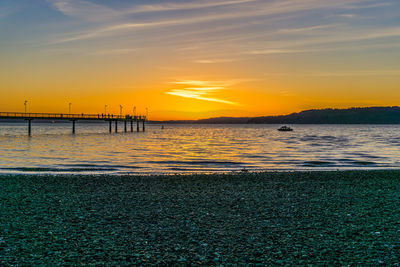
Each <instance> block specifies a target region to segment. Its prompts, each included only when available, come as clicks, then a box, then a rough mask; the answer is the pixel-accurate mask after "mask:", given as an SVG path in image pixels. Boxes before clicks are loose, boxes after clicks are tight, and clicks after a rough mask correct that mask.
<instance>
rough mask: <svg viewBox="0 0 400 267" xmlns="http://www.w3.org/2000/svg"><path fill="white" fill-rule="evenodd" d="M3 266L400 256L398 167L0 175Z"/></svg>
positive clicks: (352, 260) (354, 260)
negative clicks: (374, 168) (273, 171)
mask: <svg viewBox="0 0 400 267" xmlns="http://www.w3.org/2000/svg"><path fill="white" fill-rule="evenodd" d="M0 189H1V190H0V265H15V264H18V265H40V264H45V265H55V264H62V265H79V264H89V265H94V264H106V265H122V266H123V265H131V264H142V265H147V264H168V263H169V264H172V263H178V264H179V263H181V264H185V263H186V264H192V265H193V264H199V265H200V264H208V265H210V264H211V265H220V264H224V265H225V264H229V263H231V264H252V263H254V264H265V265H271V264H279V265H283V264H290V265H305V264H315V265H322V264H328V265H332V264H335V265H347V264H355V265H379V264H382V265H394V264H396V263H399V262H400V171H337V172H284V173H240V174H232V175H230V174H225V175H218V174H213V175H187V176H180V175H176V176H147V177H143V176H120V177H118V176H107V175H103V176H89V175H86V176H83V175H74V176H47V175H3V176H0Z"/></svg>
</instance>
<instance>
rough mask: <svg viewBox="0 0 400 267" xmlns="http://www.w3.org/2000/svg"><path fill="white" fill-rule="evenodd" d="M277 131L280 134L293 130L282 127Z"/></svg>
mask: <svg viewBox="0 0 400 267" xmlns="http://www.w3.org/2000/svg"><path fill="white" fill-rule="evenodd" d="M278 131H281V132H290V131H293V129H292V128H290V127H289V126H286V125H285V126H282V127H281V128H279V129H278Z"/></svg>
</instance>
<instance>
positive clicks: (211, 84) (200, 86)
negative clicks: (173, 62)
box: [166, 80, 239, 106]
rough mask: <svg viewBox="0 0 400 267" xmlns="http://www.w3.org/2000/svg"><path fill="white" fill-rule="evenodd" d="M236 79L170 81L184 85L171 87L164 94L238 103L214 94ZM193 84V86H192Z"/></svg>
mask: <svg viewBox="0 0 400 267" xmlns="http://www.w3.org/2000/svg"><path fill="white" fill-rule="evenodd" d="M235 82H237V81H234V80H233V81H197V80H185V81H176V82H170V83H172V84H178V85H185V86H186V87H184V88H179V89H172V90H170V91H168V92H166V94H168V95H174V96H180V97H184V98H193V99H197V100H203V101H211V102H218V103H223V104H227V105H235V106H237V105H239V103H237V102H233V101H229V100H225V99H221V98H217V97H215V96H214V94H215V93H216V92H217V91H220V90H225V89H226V87H227V86H230V85H232V84H234V83H235ZM193 86H195V87H193Z"/></svg>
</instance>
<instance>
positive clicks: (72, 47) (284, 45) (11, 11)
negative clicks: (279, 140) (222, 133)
mask: <svg viewBox="0 0 400 267" xmlns="http://www.w3.org/2000/svg"><path fill="white" fill-rule="evenodd" d="M38 3H39V4H38ZM399 10H400V3H399V2H398V1H384V2H382V1H362V0H346V1H344V0H338V1H334V2H333V1H330V0H329V1H328V0H318V1H316V0H283V1H277V0H268V1H261V0H229V1H228V0H223V1H208V0H202V1H186V2H182V1H180V2H178V1H172V0H171V1H152V2H151V3H149V2H148V1H115V2H114V1H113V3H110V2H107V1H96V2H95V1H89V0H88V1H83V0H82V1H68V0H47V1H38V2H37V3H36V2H35V5H34V4H33V3H31V2H30V1H20V2H19V1H18V3H15V1H10V0H5V1H4V2H3V3H2V4H1V5H0V34H1V36H2V45H1V46H0V57H1V58H0V93H1V96H2V97H1V98H0V106H1V108H0V111H23V110H24V101H25V100H27V101H28V111H30V112H68V104H69V103H72V112H74V113H103V112H104V107H105V105H107V112H110V113H119V111H120V108H119V106H120V105H122V106H123V113H124V114H125V113H132V112H133V107H137V111H138V113H141V114H144V113H145V109H146V107H148V110H149V118H150V119H153V120H167V119H197V118H207V117H215V116H262V115H274V114H287V113H291V112H297V111H300V110H304V109H311V108H326V107H338V108H346V107H354V106H393V105H399V102H398V99H399V97H400V91H399V89H398V85H399V84H400V66H399V62H400V60H399V59H400V45H399V41H400V28H399V27H398V25H397V24H396V23H395V21H396V18H398V13H399Z"/></svg>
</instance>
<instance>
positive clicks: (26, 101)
mask: <svg viewBox="0 0 400 267" xmlns="http://www.w3.org/2000/svg"><path fill="white" fill-rule="evenodd" d="M27 103H28V100H25V102H24V106H25V113H26V104H27Z"/></svg>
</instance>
